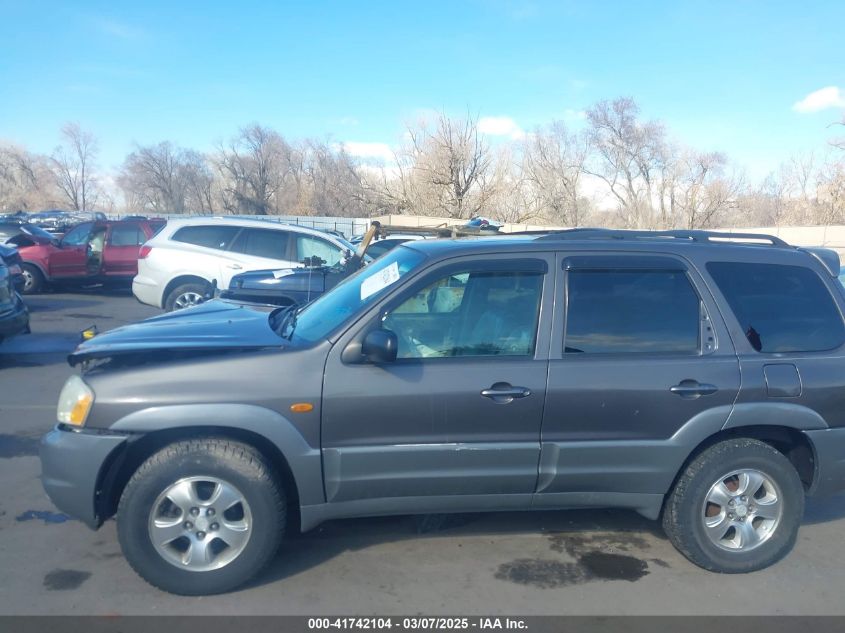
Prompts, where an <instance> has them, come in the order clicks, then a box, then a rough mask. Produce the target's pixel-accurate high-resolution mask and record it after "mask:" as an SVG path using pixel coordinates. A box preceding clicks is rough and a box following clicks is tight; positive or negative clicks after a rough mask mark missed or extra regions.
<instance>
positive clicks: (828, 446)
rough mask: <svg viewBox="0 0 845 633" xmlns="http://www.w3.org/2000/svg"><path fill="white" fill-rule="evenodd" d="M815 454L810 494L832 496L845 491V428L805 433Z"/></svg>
mask: <svg viewBox="0 0 845 633" xmlns="http://www.w3.org/2000/svg"><path fill="white" fill-rule="evenodd" d="M804 434H805V435H806V436H807V438H808V439H809V440H810V443H811V444H812V445H813V450H814V452H815V460H816V469H815V476H814V477H813V486H812V487H811V488H810V494H812V495H814V496H825V495H831V494H834V493H837V492H840V491H842V490H845V428H834V429H822V430H819V431H804Z"/></svg>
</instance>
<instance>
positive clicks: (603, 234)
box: [537, 228, 789, 247]
mask: <svg viewBox="0 0 845 633" xmlns="http://www.w3.org/2000/svg"><path fill="white" fill-rule="evenodd" d="M537 239H538V240H654V239H657V240H660V239H666V240H685V241H688V242H704V243H714V244H715V243H726V242H728V243H730V242H738V243H745V244H770V245H772V246H787V247H788V246H789V244H787V243H786V242H784V241H783V240H782V239H780V238H779V237H775V236H774V235H766V234H764V233H725V232H719V231H703V230H671V231H637V230H627V229H596V228H578V229H563V230H560V231H548V232H546V233H544V234H543V235H542V236H541V237H538V238H537Z"/></svg>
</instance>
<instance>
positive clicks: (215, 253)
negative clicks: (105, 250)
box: [132, 217, 355, 311]
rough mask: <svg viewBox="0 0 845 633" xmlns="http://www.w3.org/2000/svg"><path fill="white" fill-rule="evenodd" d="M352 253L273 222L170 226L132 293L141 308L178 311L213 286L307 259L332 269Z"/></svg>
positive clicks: (144, 255) (199, 221)
mask: <svg viewBox="0 0 845 633" xmlns="http://www.w3.org/2000/svg"><path fill="white" fill-rule="evenodd" d="M354 250H355V247H354V246H352V245H351V244H350V243H349V242H347V241H346V240H345V239H343V238H342V237H338V236H336V235H333V234H330V233H325V232H323V231H319V230H316V229H309V228H305V227H302V226H294V225H290V224H281V223H278V222H273V221H269V220H248V219H244V218H236V217H233V218H208V217H205V218H191V219H186V220H171V221H169V222H168V223H167V226H165V227H164V228H163V229H162V230H161V231H159V233H158V234H157V235H156V236H155V237H153V238H152V239H151V240H150V241H149V242H147V243H146V244H144V246H143V247H141V252H140V255H139V260H138V274H137V275H136V276H135V279H133V281H132V292H133V294H134V295H135V297H137V298H138V300H139V301H141V302H142V303H146V304H149V305H152V306H156V307H158V308H164V309H166V310H168V311H170V310H176V309H179V308H185V307H188V306H191V305H196V304H198V303H201V302H202V301H203V299H204V297H205V295H206V293H207V292H208V290H209V289H210V287H211V283H212V281H216V282H217V287H218V288H228V287H229V281H230V280H231V278H232V276H233V275H236V274H238V273H242V272H244V271H247V270H261V269H263V268H295V267H299V266H303V265H304V264H303V261H304V260H306V259H308V258H317V257H319V258H320V259H321V260H323V261H324V262H325V263H326V264H327V265H329V266H331V265H334V264H336V263H338V262H339V261H341V260H342V259H343V258H345V257H346V256H347V253H348V252H349V251H354ZM312 261H313V260H312Z"/></svg>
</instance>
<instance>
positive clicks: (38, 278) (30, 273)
mask: <svg viewBox="0 0 845 633" xmlns="http://www.w3.org/2000/svg"><path fill="white" fill-rule="evenodd" d="M21 275H23V288H22V289H21V293H22V294H25V295H32V294H36V293H38V292H41V289H42V288H43V287H44V275H43V274H41V271H40V270H39V269H38V266H34V265H32V264H24V265H23V266H21Z"/></svg>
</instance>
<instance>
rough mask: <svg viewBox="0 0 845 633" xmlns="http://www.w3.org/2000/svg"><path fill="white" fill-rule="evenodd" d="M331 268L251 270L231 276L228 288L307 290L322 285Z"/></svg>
mask: <svg viewBox="0 0 845 633" xmlns="http://www.w3.org/2000/svg"><path fill="white" fill-rule="evenodd" d="M331 271H332V269H331V268H329V267H326V266H320V267H313V268H284V269H281V270H251V271H249V272H245V273H239V274H237V275H235V276H234V277H232V281H231V283H230V284H229V289H230V290H236V289H242V288H243V289H249V290H268V291H271V292H272V291H273V290H275V289H277V288H285V289H287V290H308V289H309V288H312V289H313V288H314V287H315V285H319V286H322V285H323V278H324V277H325V276H326V275H327V274H328V273H329V272H331Z"/></svg>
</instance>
